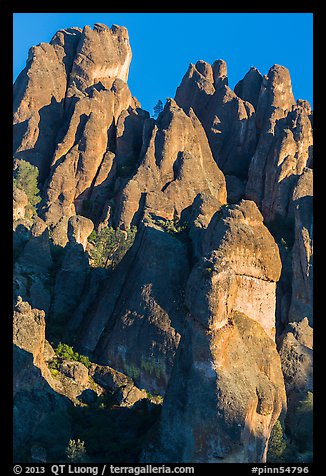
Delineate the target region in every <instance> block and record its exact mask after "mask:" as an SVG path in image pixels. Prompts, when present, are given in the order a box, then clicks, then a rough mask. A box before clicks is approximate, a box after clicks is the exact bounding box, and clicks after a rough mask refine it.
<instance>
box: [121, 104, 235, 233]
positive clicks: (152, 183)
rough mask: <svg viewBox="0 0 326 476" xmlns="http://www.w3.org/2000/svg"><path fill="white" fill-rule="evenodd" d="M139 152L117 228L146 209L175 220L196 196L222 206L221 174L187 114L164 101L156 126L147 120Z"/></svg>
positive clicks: (198, 128) (198, 126)
mask: <svg viewBox="0 0 326 476" xmlns="http://www.w3.org/2000/svg"><path fill="white" fill-rule="evenodd" d="M145 124H146V123H145ZM145 128H146V125H145ZM148 129H149V130H148ZM143 148H144V152H143V159H142V161H141V163H140V164H139V166H138V169H137V171H136V173H135V174H134V176H133V177H132V178H131V180H130V181H129V182H128V183H127V184H126V186H125V187H124V188H123V189H122V192H121V195H120V197H121V198H120V199H119V202H118V206H117V210H116V213H115V223H116V224H117V225H123V226H129V225H130V224H131V223H133V224H138V223H139V220H140V218H141V212H143V210H144V208H146V207H147V208H150V209H151V210H152V211H153V212H154V213H155V214H156V215H158V216H161V217H163V218H167V219H172V218H174V217H179V218H180V217H181V215H182V212H184V211H185V210H186V209H187V208H189V207H190V206H191V205H192V204H193V201H194V199H195V197H196V196H197V194H198V193H208V194H209V195H212V196H213V197H215V198H216V199H218V200H219V201H220V203H221V204H223V203H225V202H226V186H225V179H224V176H223V174H222V173H221V171H220V170H219V168H218V166H217V165H216V163H215V162H214V160H213V157H212V153H211V150H210V148H209V145H208V142H207V139H206V136H205V132H204V130H203V128H202V126H201V124H200V122H199V120H198V119H197V117H196V116H195V114H194V113H193V112H192V111H191V110H190V111H188V113H187V114H186V113H185V112H184V111H183V110H182V109H181V108H180V107H178V106H177V104H176V103H175V101H174V100H172V99H169V100H168V101H167V103H166V105H165V108H164V110H163V111H162V113H161V114H160V116H159V118H158V121H157V124H155V125H154V123H153V121H152V120H151V121H148V122H147V134H146V145H145V144H143ZM141 154H142V153H141Z"/></svg>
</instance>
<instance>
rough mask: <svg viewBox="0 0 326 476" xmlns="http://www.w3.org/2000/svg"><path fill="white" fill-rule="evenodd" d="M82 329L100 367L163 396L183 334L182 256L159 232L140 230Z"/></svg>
mask: <svg viewBox="0 0 326 476" xmlns="http://www.w3.org/2000/svg"><path fill="white" fill-rule="evenodd" d="M126 258H127V259H126V260H124V262H123V263H121V267H120V269H118V270H117V272H116V275H117V276H116V277H113V278H112V279H111V282H110V283H108V286H107V288H106V290H105V292H104V293H103V297H102V299H101V301H100V303H99V306H98V307H97V309H96V310H95V312H94V313H93V316H92V317H91V319H88V323H87V327H86V328H85V327H84V329H83V337H82V344H83V345H84V347H85V348H86V349H88V350H90V351H93V352H94V356H96V359H98V360H99V362H101V363H103V364H105V365H110V366H111V367H113V368H116V369H117V370H119V371H121V372H124V373H127V374H128V375H130V376H132V377H133V378H134V380H135V382H136V383H137V385H138V386H139V387H140V388H147V389H148V390H149V391H150V392H152V393H158V394H160V395H162V394H164V392H165V388H166V385H167V382H168V379H169V376H170V373H171V369H172V365H173V361H174V355H175V352H176V349H177V347H178V344H179V340H180V333H181V332H182V329H183V321H184V309H183V304H182V303H183V291H184V286H185V280H186V278H187V276H188V273H189V270H188V263H187V251H186V248H185V246H184V244H182V243H181V242H180V241H179V240H177V239H176V238H174V237H172V236H170V235H169V234H168V233H166V232H163V231H162V230H160V229H158V228H155V227H150V226H144V227H143V228H142V230H140V231H139V234H138V236H137V239H136V242H135V244H134V246H133V248H132V249H131V250H130V255H129V256H127V257H126Z"/></svg>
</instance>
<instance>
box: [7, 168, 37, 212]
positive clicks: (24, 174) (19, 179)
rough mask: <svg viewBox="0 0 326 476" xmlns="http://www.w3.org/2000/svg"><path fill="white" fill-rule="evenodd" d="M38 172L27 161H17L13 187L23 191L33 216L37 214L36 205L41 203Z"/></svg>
mask: <svg viewBox="0 0 326 476" xmlns="http://www.w3.org/2000/svg"><path fill="white" fill-rule="evenodd" d="M37 177H38V170H37V167H35V166H34V165H32V164H30V163H29V162H26V161H25V160H15V162H14V173H13V185H14V187H17V188H18V189H20V190H23V191H24V192H25V194H26V195H27V198H28V202H29V205H30V206H29V212H30V214H31V215H33V214H35V213H36V210H35V205H37V204H38V203H39V202H40V201H41V197H40V196H39V192H40V191H39V189H38V186H37Z"/></svg>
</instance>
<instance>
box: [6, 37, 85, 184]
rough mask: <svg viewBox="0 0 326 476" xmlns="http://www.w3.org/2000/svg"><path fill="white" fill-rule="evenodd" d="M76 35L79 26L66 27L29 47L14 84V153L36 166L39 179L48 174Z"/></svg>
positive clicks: (61, 116)
mask: <svg viewBox="0 0 326 476" xmlns="http://www.w3.org/2000/svg"><path fill="white" fill-rule="evenodd" d="M80 36H81V30H80V29H79V28H69V29H67V30H60V31H59V32H58V33H57V34H56V35H55V36H54V37H53V39H52V41H51V43H41V44H40V45H38V46H33V47H32V48H31V49H30V50H29V55H28V59H27V62H26V67H25V69H24V70H23V71H22V72H21V73H20V75H19V76H18V78H17V80H16V81H15V84H14V155H15V157H17V158H20V159H24V160H28V161H29V162H31V163H32V164H33V165H36V166H37V167H38V169H39V171H40V177H41V179H42V180H44V179H45V178H46V177H47V174H48V173H49V167H50V160H51V156H52V153H53V151H54V147H55V140H56V134H57V131H58V129H59V128H60V126H61V122H62V119H63V116H64V100H65V96H66V90H67V81H68V74H69V73H68V71H69V69H70V67H71V57H72V56H74V50H75V49H76V48H77V44H78V41H79V39H80Z"/></svg>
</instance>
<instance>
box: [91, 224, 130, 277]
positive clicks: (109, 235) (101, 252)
mask: <svg viewBox="0 0 326 476" xmlns="http://www.w3.org/2000/svg"><path fill="white" fill-rule="evenodd" d="M136 233H137V228H136V227H131V228H130V230H128V231H127V235H126V234H125V233H124V232H123V231H122V230H120V229H117V230H114V229H113V228H112V227H108V228H102V230H101V231H100V232H99V233H96V231H95V230H93V232H92V233H91V234H90V236H89V237H88V241H89V243H90V244H91V245H92V246H91V247H89V254H90V257H91V263H92V265H93V266H94V267H98V268H108V267H110V268H112V269H113V268H115V267H116V266H117V265H118V264H119V263H120V261H121V260H122V258H123V257H124V256H125V254H126V253H127V251H128V250H129V248H130V247H131V246H132V244H133V242H134V240H135V237H136Z"/></svg>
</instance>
